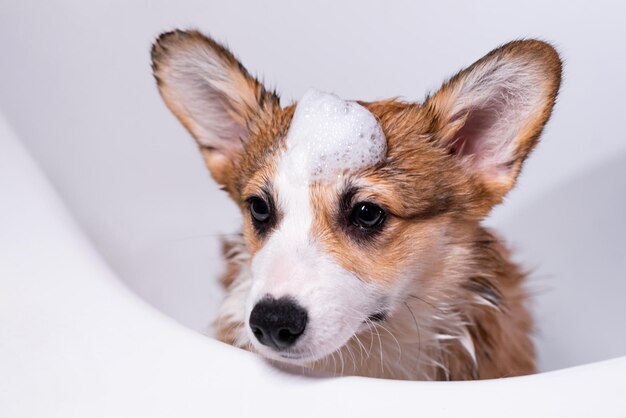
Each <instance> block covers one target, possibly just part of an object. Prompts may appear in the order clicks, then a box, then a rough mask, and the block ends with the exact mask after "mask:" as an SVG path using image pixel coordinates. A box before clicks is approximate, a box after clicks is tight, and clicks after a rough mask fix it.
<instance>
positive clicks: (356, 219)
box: [350, 202, 385, 229]
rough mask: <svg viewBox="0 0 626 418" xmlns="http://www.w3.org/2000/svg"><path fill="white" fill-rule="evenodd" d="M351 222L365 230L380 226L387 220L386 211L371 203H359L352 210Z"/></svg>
mask: <svg viewBox="0 0 626 418" xmlns="http://www.w3.org/2000/svg"><path fill="white" fill-rule="evenodd" d="M350 220H351V222H352V223H353V224H354V225H356V226H358V227H360V228H363V229H372V228H376V227H378V226H380V225H381V224H382V223H383V222H384V220H385V211H384V210H383V209H382V208H381V207H380V206H378V205H375V204H374V203H370V202H359V203H357V204H356V205H354V207H353V208H352V215H351V216H350Z"/></svg>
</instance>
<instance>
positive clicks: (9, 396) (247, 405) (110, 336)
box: [0, 118, 626, 418]
mask: <svg viewBox="0 0 626 418" xmlns="http://www.w3.org/2000/svg"><path fill="white" fill-rule="evenodd" d="M16 179H19V181H16ZM0 201H2V202H3V204H2V205H1V206H0V231H2V234H0V341H2V344H0V371H1V373H0V416H2V417H12V418H20V417H41V416H45V417H63V418H68V417H173V416H180V417H207V416H242V417H250V416H255V417H266V416H267V417H270V416H271V417H275V416H276V415H277V411H278V412H279V415H280V416H285V415H288V416H292V415H293V414H294V413H297V416H299V417H309V416H310V417H319V416H346V417H348V416H361V417H370V416H371V417H381V416H405V415H407V414H415V415H423V416H451V417H458V416H467V417H470V416H477V417H489V416H493V417H502V416H507V417H528V416H533V417H535V416H536V417H543V416H545V417H554V416H567V417H590V416H593V417H620V416H624V413H626V398H624V396H623V394H624V387H625V386H626V357H622V358H620V359H617V360H612V361H607V362H602V363H596V364H592V365H587V366H583V367H578V368H573V369H566V370H561V371H558V372H550V373H544V374H541V375H536V376H529V377H523V378H510V379H501V380H492V381H480V382H401V381H381V380H375V379H366V378H332V379H315V378H302V377H298V376H292V375H287V374H285V373H282V372H279V371H277V370H275V369H272V368H270V367H269V366H267V365H266V364H264V363H263V361H262V360H261V359H260V358H259V357H257V356H254V355H252V354H249V353H246V352H243V351H240V350H237V349H234V348H232V347H228V346H226V345H223V344H221V343H218V342H216V341H214V340H212V339H208V338H205V337H202V336H200V335H197V334H196V333H194V332H193V331H190V330H189V329H187V328H184V327H183V326H181V325H178V324H176V323H175V322H174V321H172V320H171V319H168V318H167V317H164V316H163V315H162V314H160V313H158V312H156V311H155V310H154V309H153V308H151V307H148V306H147V305H146V304H145V303H144V302H142V301H141V300H140V299H139V298H138V297H136V296H134V295H133V294H132V293H130V292H128V291H127V290H126V289H125V287H124V286H122V285H121V283H120V282H119V281H118V279H117V278H116V277H115V276H114V275H113V274H112V273H111V271H110V270H109V269H108V268H107V266H106V265H105V264H104V263H103V262H102V260H101V259H100V257H99V255H98V254H97V253H96V252H95V251H94V250H93V248H92V247H91V245H90V244H89V242H88V241H87V240H86V239H85V237H84V236H83V235H82V233H81V232H80V231H79V229H78V228H77V227H76V224H75V223H74V221H73V220H72V219H71V217H70V216H69V215H68V213H67V211H66V210H65V208H64V207H63V205H62V204H61V202H60V201H59V199H58V197H57V196H56V195H55V193H54V192H53V191H52V190H51V188H50V185H49V183H48V182H47V180H46V179H45V178H44V177H43V176H42V175H41V172H40V171H39V170H38V168H37V167H36V165H35V164H34V162H33V161H32V160H31V158H30V157H29V156H28V155H27V154H26V152H25V150H24V149H23V147H22V146H21V144H20V143H19V142H18V141H17V140H16V138H15V137H14V136H13V134H12V132H11V131H10V130H9V128H8V126H7V125H6V124H5V123H4V121H3V119H2V118H0Z"/></svg>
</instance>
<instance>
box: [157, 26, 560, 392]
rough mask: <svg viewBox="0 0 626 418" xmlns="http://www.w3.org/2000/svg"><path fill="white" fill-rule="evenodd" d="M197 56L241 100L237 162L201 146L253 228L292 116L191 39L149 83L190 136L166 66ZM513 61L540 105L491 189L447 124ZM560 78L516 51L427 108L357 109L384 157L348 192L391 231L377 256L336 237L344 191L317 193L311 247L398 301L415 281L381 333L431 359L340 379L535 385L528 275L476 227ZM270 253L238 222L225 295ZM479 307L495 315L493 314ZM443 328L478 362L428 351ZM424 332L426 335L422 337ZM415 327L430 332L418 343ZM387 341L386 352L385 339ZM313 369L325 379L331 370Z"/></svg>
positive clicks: (442, 344) (355, 343)
mask: <svg viewBox="0 0 626 418" xmlns="http://www.w3.org/2000/svg"><path fill="white" fill-rule="evenodd" d="M195 43H201V44H202V46H203V47H205V48H211V49H213V50H216V51H217V53H218V56H219V57H220V59H222V60H223V62H224V65H226V66H228V68H229V69H230V71H231V72H232V74H233V79H234V80H235V82H234V85H235V88H236V90H237V91H239V92H241V94H240V95H241V97H244V98H246V99H245V100H243V101H239V102H234V105H232V107H231V111H232V112H234V113H235V114H236V118H239V120H240V122H241V123H242V124H243V125H245V126H246V127H247V129H248V132H249V137H248V138H246V140H245V141H246V142H245V145H244V146H243V147H242V148H241V149H240V150H239V154H237V155H236V156H235V157H234V158H229V159H224V158H216V157H215V149H213V148H211V147H206V146H201V151H202V153H203V154H204V156H205V159H206V161H207V166H208V167H209V169H210V170H211V172H212V174H213V176H214V178H215V179H216V180H217V181H218V182H219V183H220V184H222V185H223V187H224V188H225V190H226V191H227V192H228V194H229V195H230V197H231V198H232V199H233V200H234V201H235V202H236V203H237V204H238V205H239V206H240V208H241V210H242V212H243V213H244V214H245V213H246V210H247V207H246V198H247V197H249V196H252V195H255V194H258V193H259V191H260V190H261V189H262V188H264V187H266V186H267V185H268V184H269V183H271V179H272V178H273V177H274V175H275V173H276V169H277V167H276V164H277V160H278V157H279V156H280V154H281V153H282V152H283V151H284V148H285V137H286V135H287V132H288V129H289V124H290V122H291V118H292V116H293V112H294V106H288V107H285V108H281V107H280V105H279V104H278V98H277V97H276V96H275V95H274V94H273V93H268V92H267V91H265V89H263V87H262V86H261V84H260V83H259V82H258V81H257V80H255V79H254V78H253V77H251V76H250V75H249V74H248V73H247V72H246V71H245V69H243V67H241V65H240V64H239V63H238V62H237V61H236V60H235V58H234V57H233V56H232V54H230V52H228V51H227V50H226V49H225V48H223V47H222V46H220V45H219V44H217V43H215V42H214V41H212V40H209V39H208V38H205V37H204V36H202V35H200V34H198V33H196V32H192V33H191V34H190V35H189V36H187V35H184V33H182V34H181V33H180V32H176V33H175V34H174V35H171V34H166V35H164V36H162V37H161V38H160V39H159V41H158V42H157V44H156V46H155V51H154V52H153V62H154V69H155V70H154V71H155V76H156V78H157V80H158V82H159V86H160V89H161V94H162V96H163V98H164V100H165V101H166V103H168V106H169V107H170V109H171V110H172V111H173V112H174V114H176V116H177V117H178V118H179V119H180V120H181V122H182V123H183V125H185V126H186V127H187V129H189V130H190V132H191V133H192V134H193V135H194V136H196V135H195V130H196V129H197V128H196V127H195V126H194V123H193V121H190V120H189V119H188V117H187V116H186V115H185V112H184V111H183V110H181V107H180V106H179V105H178V104H177V103H176V101H175V99H173V96H172V95H171V94H170V93H169V91H168V83H167V81H166V80H165V79H164V76H163V74H166V72H167V66H168V61H167V53H166V51H167V49H173V48H180V47H185V48H189V47H190V45H193V44H195ZM510 56H515V57H522V58H523V57H524V56H527V57H531V58H532V59H534V60H537V61H540V62H542V65H544V66H545V75H546V77H545V78H544V79H543V85H542V89H543V95H542V97H543V102H542V104H541V105H540V106H538V107H537V111H536V112H535V113H534V114H533V115H532V117H531V118H530V119H529V122H528V123H526V124H525V125H524V127H523V129H521V130H520V132H519V133H518V134H517V136H516V138H515V141H514V145H515V152H514V155H513V159H512V160H511V161H509V162H507V167H508V170H509V171H508V172H510V176H508V177H506V178H498V179H495V180H494V179H492V178H489V177H487V176H485V175H483V174H481V173H476V172H474V171H472V169H471V164H472V162H471V161H467V160H462V159H459V158H456V157H455V156H454V155H451V154H450V141H451V138H453V137H454V135H455V132H457V131H458V130H459V129H460V128H461V127H462V126H463V123H464V121H465V119H464V118H465V117H467V115H465V116H462V117H460V118H457V119H450V108H451V106H453V103H454V102H455V96H456V95H457V94H458V92H459V91H460V89H461V88H462V86H463V83H464V82H465V78H466V77H467V75H468V74H469V73H470V72H471V71H472V70H473V69H475V68H476V67H479V66H481V65H484V63H485V62H487V61H488V60H491V59H494V57H495V58H497V59H506V58H507V57H510ZM560 73H561V64H560V60H559V58H558V55H557V54H556V52H555V51H554V50H553V49H552V48H551V47H550V46H549V45H547V44H545V43H543V42H539V41H517V42H512V43H509V44H507V45H505V46H504V47H501V48H499V49H496V50H494V51H492V52H491V53H490V54H488V55H487V56H485V57H484V58H482V59H481V60H479V61H478V62H477V63H475V64H474V65H472V66H471V67H469V68H468V69H466V70H464V71H462V72H460V73H459V74H457V75H456V76H454V77H453V78H451V79H450V80H449V81H448V82H447V83H445V84H444V85H443V87H442V88H441V89H440V90H439V91H438V92H437V93H435V94H434V95H433V96H431V97H429V98H427V99H426V100H425V102H424V103H423V104H419V103H405V102H401V101H398V100H383V101H379V102H373V103H362V104H363V105H364V106H365V107H367V108H368V109H369V110H370V111H371V112H372V113H373V114H374V115H375V116H376V117H377V118H378V120H379V121H380V123H381V125H382V128H383V131H384V133H385V136H386V138H387V146H388V150H387V156H386V159H385V161H384V162H382V163H381V164H379V165H377V166H375V167H370V168H368V169H365V170H363V171H361V172H359V173H355V174H354V175H353V176H352V178H351V179H347V180H346V183H348V181H349V180H353V181H354V182H356V183H357V184H358V185H359V189H358V191H357V192H356V193H357V194H358V196H359V198H358V199H357V200H368V199H371V200H374V201H376V202H377V203H379V204H380V205H381V206H383V207H384V208H385V209H386V210H387V212H388V214H389V218H388V220H387V223H386V227H385V229H384V231H383V232H382V233H381V234H380V235H379V236H377V237H376V238H375V239H373V240H372V241H371V242H367V243H359V242H355V241H354V240H351V239H350V238H349V237H348V236H346V234H345V232H344V231H343V230H342V228H341V227H340V226H339V225H337V217H336V216H335V215H336V213H337V211H338V205H339V203H338V201H337V196H338V190H339V189H340V188H341V187H343V184H333V185H322V184H318V185H316V186H314V187H312V189H311V194H312V199H311V201H312V202H315V203H314V208H313V209H314V214H315V225H314V234H315V235H316V237H317V238H318V241H319V242H320V243H322V245H323V246H324V249H325V250H326V251H327V252H328V253H330V254H332V255H334V257H335V259H336V260H337V261H338V262H339V263H340V264H341V266H342V267H343V268H345V269H347V270H349V271H351V272H353V273H354V274H355V275H356V276H358V277H359V278H361V279H362V280H365V281H375V282H377V283H379V284H383V285H384V286H389V287H393V286H394V283H395V281H396V280H397V278H398V277H400V276H406V275H411V274H415V276H416V279H415V280H414V282H413V283H412V287H411V288H410V289H409V290H408V291H409V292H410V294H409V295H407V299H406V302H405V305H406V308H407V309H406V311H404V309H401V311H402V312H399V313H396V314H394V315H395V316H394V315H392V316H391V317H390V318H388V320H387V321H385V323H384V325H385V326H386V327H388V328H389V329H388V331H390V332H391V333H394V334H395V335H396V336H401V337H402V338H403V340H402V343H405V342H406V344H407V345H408V344H413V345H416V344H421V345H423V346H420V348H419V353H418V354H417V355H418V358H417V359H414V358H412V357H411V358H402V354H401V353H400V354H399V356H398V360H397V361H399V362H401V363H402V364H404V368H400V369H394V368H393V367H392V366H389V365H387V364H385V361H391V360H385V361H381V364H380V365H378V364H373V365H372V364H369V363H368V365H367V366H363V364H361V365H360V366H359V364H357V362H354V364H352V365H348V366H346V368H345V369H344V370H343V373H344V374H356V375H367V376H379V377H390V378H408V379H439V380H464V379H476V378H479V379H484V378H495V377H505V376H516V375H523V374H528V373H533V372H534V371H535V367H536V366H535V353H534V348H533V344H532V342H531V339H530V336H531V333H532V329H533V323H532V319H531V316H530V314H529V312H528V310H527V307H526V303H527V295H526V293H525V291H524V289H523V283H524V280H525V274H524V273H523V272H522V270H521V269H520V268H519V267H518V266H517V265H516V264H514V263H513V262H512V261H511V260H510V255H509V252H508V250H507V248H506V246H505V245H504V244H503V243H502V242H501V240H499V239H498V238H497V237H496V235H495V234H494V233H492V232H491V231H489V230H487V229H486V228H484V227H483V226H482V225H481V223H480V222H481V220H482V219H483V218H484V217H485V216H486V215H487V214H488V213H489V211H490V210H491V208H492V207H493V206H494V205H496V204H498V203H500V202H501V201H502V198H503V196H504V195H505V194H506V192H508V191H509V190H510V189H511V187H513V185H514V183H515V179H516V177H517V174H518V173H519V171H520V170H521V167H522V164H523V162H524V160H525V158H526V157H527V155H528V154H529V152H530V151H531V150H532V149H533V148H534V147H535V145H536V144H537V142H538V138H539V135H540V134H541V131H542V129H543V126H544V125H545V123H546V122H547V120H548V118H549V116H550V112H551V109H552V106H553V104H554V101H555V98H556V94H557V91H558V87H559V84H560ZM270 192H271V190H270ZM275 198H277V197H276V196H275ZM278 216H280V213H279V214H278ZM262 245H263V239H262V238H259V237H258V236H257V235H256V234H255V232H254V230H253V228H252V225H251V221H250V219H249V217H248V216H244V226H243V240H242V242H233V243H227V244H225V246H224V254H225V257H226V261H227V270H226V272H225V274H224V276H223V278H222V283H223V284H224V286H225V288H226V290H227V291H229V289H230V288H231V286H233V283H234V282H235V280H236V278H237V277H238V276H239V275H240V273H241V269H242V261H241V260H240V259H238V258H237V257H236V256H237V255H241V254H245V255H246V257H247V260H249V258H250V257H251V256H253V255H254V254H255V253H256V252H257V251H258V250H259V249H260V248H261V247H262ZM246 262H249V261H245V262H244V263H246ZM418 271H419V274H417V272H418ZM417 276H419V277H420V279H419V280H418V278H417ZM484 297H487V298H488V299H489V300H492V301H493V304H492V305H490V304H485V303H484V302H485V301H484ZM481 298H483V299H481ZM490 298H491V299H490ZM444 311H445V312H444ZM446 315H449V317H450V318H454V320H457V321H461V322H462V323H463V324H465V326H466V328H467V332H468V333H469V337H470V338H471V340H472V342H473V345H474V348H475V356H476V361H475V362H474V361H472V359H471V358H470V356H469V354H468V351H467V350H466V349H464V348H463V347H462V346H461V343H460V341H459V340H458V339H450V340H436V341H435V340H432V338H433V337H432V336H433V335H434V336H437V335H440V334H441V333H443V334H445V332H447V330H446V325H445V323H439V322H437V321H436V320H430V319H428V318H435V317H438V316H443V317H444V319H445V318H447V317H446ZM417 319H419V320H420V321H423V322H422V323H418V321H417ZM394 321H395V322H394ZM413 322H415V324H414V323H413ZM420 325H421V326H422V327H424V330H422V331H420V329H419V327H420ZM216 326H217V330H216V331H217V338H218V339H220V340H222V341H224V342H227V343H230V344H234V345H241V344H240V343H239V342H238V341H237V338H236V332H235V330H237V329H238V328H240V327H243V326H245V325H244V324H243V323H240V322H239V323H233V322H228V321H220V319H218V320H217V321H216ZM415 326H417V328H415ZM426 331H427V332H428V334H427V335H426ZM420 332H424V335H420ZM381 333H382V334H384V332H383V331H381ZM438 333H440V334H438ZM429 335H430V337H428V336H429ZM376 338H377V337H376V336H375V334H373V333H370V334H369V335H368V334H362V335H358V336H357V337H356V338H353V340H351V341H350V342H349V343H348V344H346V346H345V347H344V348H343V349H342V351H345V355H346V356H347V355H348V354H353V352H356V351H359V352H361V355H362V356H363V353H362V350H365V351H367V345H368V344H369V345H370V347H372V346H373V345H375V344H378V342H376ZM379 338H380V335H379ZM382 338H388V339H389V337H388V336H387V337H386V336H384V335H383V337H382ZM429 338H430V339H429ZM431 340H432V341H431ZM379 342H380V340H379ZM244 348H250V347H249V346H245V347H244ZM382 349H383V346H382V343H381V350H382ZM370 351H371V349H370ZM419 356H423V357H424V360H422V359H420V358H419ZM368 359H369V357H368ZM368 361H369V360H368ZM372 361H373V360H372ZM372 361H370V362H372ZM386 366H387V367H386ZM311 367H313V368H318V369H322V370H327V369H329V368H331V366H329V364H328V362H318V363H316V364H313V365H311Z"/></svg>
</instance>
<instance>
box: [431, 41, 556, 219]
mask: <svg viewBox="0 0 626 418" xmlns="http://www.w3.org/2000/svg"><path fill="white" fill-rule="evenodd" d="M560 82H561V60H560V59H559V56H558V54H557V52H556V51H555V50H554V48H553V47H552V46H550V45H549V44H547V43H545V42H541V41H536V40H525V41H515V42H511V43H508V44H506V45H504V46H502V47H500V48H497V49H495V50H493V51H491V52H490V53H489V54H487V55H486V56H484V57H483V58H481V59H480V60H478V61H477V62H476V63H474V64H473V65H471V66H470V67H468V68H467V69H465V70H463V71H461V72H460V73H458V74H457V75H455V76H454V77H452V78H451V79H450V80H449V81H448V82H446V83H445V84H444V85H443V86H442V87H441V89H440V90H439V91H438V92H437V93H435V94H434V95H433V96H431V97H430V98H428V99H427V100H426V102H425V105H426V108H427V110H428V112H429V113H430V115H431V117H432V120H433V133H434V135H435V141H436V143H437V145H439V146H442V147H445V148H446V150H447V152H448V153H449V154H450V155H451V156H452V158H456V159H457V161H459V162H460V163H461V164H462V166H464V168H465V169H466V170H467V172H468V174H469V175H471V176H474V178H476V179H477V180H478V182H479V184H480V185H481V199H486V200H487V202H484V203H487V205H488V206H489V207H491V206H493V205H495V204H497V203H499V202H500V201H501V200H502V198H503V197H504V195H505V194H506V193H507V192H508V191H509V190H510V189H511V188H512V187H513V185H514V184H515V180H516V178H517V176H518V174H519V172H520V169H521V166H522V163H523V162H524V160H525V159H526V157H527V156H528V154H529V153H530V151H531V150H532V149H533V147H534V146H535V145H536V143H537V142H538V139H539V135H540V134H541V131H542V129H543V127H544V125H545V123H546V122H547V121H548V118H549V117H550V113H551V111H552V107H553V106H554V102H555V99H556V96H557V93H558V90H559V85H560Z"/></svg>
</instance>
